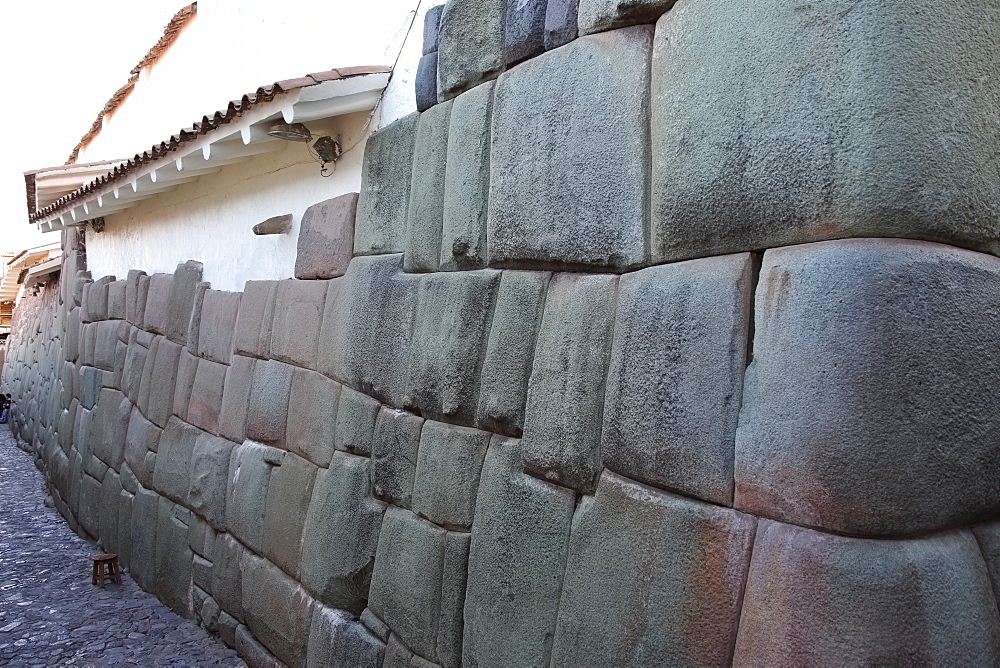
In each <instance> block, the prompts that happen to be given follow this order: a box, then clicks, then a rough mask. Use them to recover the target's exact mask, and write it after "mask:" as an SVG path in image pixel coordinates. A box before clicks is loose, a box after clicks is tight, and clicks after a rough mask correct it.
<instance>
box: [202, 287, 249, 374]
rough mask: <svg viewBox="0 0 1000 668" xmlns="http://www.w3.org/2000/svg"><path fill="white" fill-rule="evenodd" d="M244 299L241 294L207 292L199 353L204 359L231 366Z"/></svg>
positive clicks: (203, 309) (217, 291)
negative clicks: (238, 320) (241, 304)
mask: <svg viewBox="0 0 1000 668" xmlns="http://www.w3.org/2000/svg"><path fill="white" fill-rule="evenodd" d="M241 297H242V293H240V292H223V291H221V290H208V291H207V292H206V293H205V297H204V300H203V301H202V305H201V326H200V328H199V330H198V349H197V350H198V355H199V356H200V357H204V358H206V359H210V360H212V361H214V362H221V363H223V364H229V362H230V359H231V358H232V355H233V338H234V336H235V334H236V319H237V317H238V315H239V310H240V298H241Z"/></svg>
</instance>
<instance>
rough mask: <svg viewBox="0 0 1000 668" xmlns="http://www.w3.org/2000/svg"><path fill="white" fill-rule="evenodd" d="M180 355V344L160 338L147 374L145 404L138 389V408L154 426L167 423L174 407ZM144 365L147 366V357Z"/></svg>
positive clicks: (162, 425) (161, 426)
mask: <svg viewBox="0 0 1000 668" xmlns="http://www.w3.org/2000/svg"><path fill="white" fill-rule="evenodd" d="M180 356H181V345H180V344H178V343H174V342H173V341H170V340H168V339H160V341H159V344H158V345H157V346H156V356H155V358H154V360H153V365H152V367H153V368H152V372H151V375H150V376H149V387H148V390H149V399H148V403H146V404H145V406H144V405H143V403H142V399H143V394H142V391H141V389H140V396H139V408H141V409H143V412H144V413H145V415H146V416H147V417H148V418H149V419H150V420H151V421H152V422H153V423H154V424H156V426H158V427H160V428H163V427H165V426H166V425H167V420H168V419H169V418H170V415H171V413H172V412H173V408H174V384H175V382H176V380H177V363H178V361H179V360H180ZM146 366H147V367H148V366H149V360H148V358H147V361H146Z"/></svg>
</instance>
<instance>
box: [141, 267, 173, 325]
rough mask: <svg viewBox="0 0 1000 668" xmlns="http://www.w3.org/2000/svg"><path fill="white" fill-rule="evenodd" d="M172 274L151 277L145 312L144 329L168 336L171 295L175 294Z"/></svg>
mask: <svg viewBox="0 0 1000 668" xmlns="http://www.w3.org/2000/svg"><path fill="white" fill-rule="evenodd" d="M173 285H174V277H173V275H172V274H153V275H152V276H150V277H149V289H148V291H147V293H146V306H145V309H144V310H143V318H142V328H143V329H145V330H147V331H150V332H152V333H154V334H160V335H164V336H165V335H166V333H167V328H168V327H169V325H168V323H169V322H170V295H171V293H172V292H173Z"/></svg>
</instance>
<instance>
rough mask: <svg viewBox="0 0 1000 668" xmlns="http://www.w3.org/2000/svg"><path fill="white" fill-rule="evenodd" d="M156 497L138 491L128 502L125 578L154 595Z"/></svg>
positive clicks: (157, 512) (142, 490)
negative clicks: (128, 517)
mask: <svg viewBox="0 0 1000 668" xmlns="http://www.w3.org/2000/svg"><path fill="white" fill-rule="evenodd" d="M160 498H161V497H160V495H159V494H157V493H156V492H151V491H149V490H148V489H143V488H141V487H140V488H139V489H138V490H137V492H136V494H135V498H133V499H132V504H131V509H132V511H131V520H132V523H131V527H130V536H131V541H129V543H130V545H131V553H132V555H131V556H132V559H131V560H130V562H129V576H130V577H131V578H132V579H133V580H135V581H136V583H137V584H138V585H139V586H140V587H142V588H143V589H144V590H145V591H149V592H155V591H156V530H157V526H158V525H159V504H160Z"/></svg>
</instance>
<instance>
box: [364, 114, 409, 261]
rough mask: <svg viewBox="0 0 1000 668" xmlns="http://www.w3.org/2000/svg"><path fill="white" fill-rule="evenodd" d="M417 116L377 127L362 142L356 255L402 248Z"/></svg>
mask: <svg viewBox="0 0 1000 668" xmlns="http://www.w3.org/2000/svg"><path fill="white" fill-rule="evenodd" d="M418 116H419V115H418V114H415V113H414V114H410V115H409V116H404V117H403V118H400V119H399V120H396V121H394V122H392V123H390V124H389V125H387V126H385V127H384V128H379V129H378V130H377V131H376V132H373V133H372V134H371V136H369V137H368V141H367V142H366V143H365V158H364V163H363V164H362V167H361V192H360V193H359V195H358V210H357V219H356V221H355V228H354V254H355V255H371V254H379V253H399V252H401V251H402V250H403V238H404V236H405V234H406V211H407V209H408V208H409V205H410V177H411V168H412V166H413V141H414V137H415V136H416V132H417V118H418Z"/></svg>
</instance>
